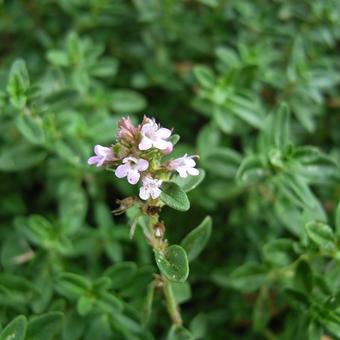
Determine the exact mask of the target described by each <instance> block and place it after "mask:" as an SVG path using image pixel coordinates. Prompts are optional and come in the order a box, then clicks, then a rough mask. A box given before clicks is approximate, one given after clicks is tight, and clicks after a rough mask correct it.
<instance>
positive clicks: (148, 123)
mask: <svg viewBox="0 0 340 340" xmlns="http://www.w3.org/2000/svg"><path fill="white" fill-rule="evenodd" d="M140 133H141V135H142V139H141V141H140V143H139V145H138V148H139V150H149V149H151V148H152V147H154V148H156V149H159V150H172V147H173V146H172V143H171V142H169V141H167V140H166V139H167V138H169V137H170V136H171V131H170V130H169V129H166V128H161V127H160V126H159V125H158V124H157V123H156V121H155V120H154V119H150V118H146V119H145V123H144V124H143V125H142V127H141V131H140Z"/></svg>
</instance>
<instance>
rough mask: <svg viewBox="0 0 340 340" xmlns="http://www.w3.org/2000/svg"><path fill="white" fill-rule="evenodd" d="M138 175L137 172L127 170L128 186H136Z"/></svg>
mask: <svg viewBox="0 0 340 340" xmlns="http://www.w3.org/2000/svg"><path fill="white" fill-rule="evenodd" d="M139 178H140V174H139V172H138V171H137V170H129V171H128V173H127V180H128V182H129V183H130V184H136V183H137V182H138V181H139Z"/></svg>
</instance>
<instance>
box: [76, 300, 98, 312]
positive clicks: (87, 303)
mask: <svg viewBox="0 0 340 340" xmlns="http://www.w3.org/2000/svg"><path fill="white" fill-rule="evenodd" d="M94 302H95V299H94V298H93V297H90V296H86V295H83V296H81V297H80V298H79V300H78V303H77V311H78V313H79V315H82V316H84V315H87V314H88V313H89V312H91V310H92V307H93V305H94Z"/></svg>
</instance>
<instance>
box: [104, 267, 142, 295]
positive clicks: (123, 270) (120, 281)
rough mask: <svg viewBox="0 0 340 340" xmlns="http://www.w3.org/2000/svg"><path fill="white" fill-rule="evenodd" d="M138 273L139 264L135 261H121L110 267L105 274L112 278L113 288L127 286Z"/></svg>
mask: <svg viewBox="0 0 340 340" xmlns="http://www.w3.org/2000/svg"><path fill="white" fill-rule="evenodd" d="M136 273H137V265H136V264H135V263H134V262H120V263H117V264H115V265H113V266H112V267H110V268H108V269H107V270H106V271H105V272H104V275H105V276H107V277H109V278H110V279H111V288H112V289H120V288H123V287H125V286H126V285H127V284H128V283H129V282H130V281H131V280H132V279H133V277H134V276H135V274H136Z"/></svg>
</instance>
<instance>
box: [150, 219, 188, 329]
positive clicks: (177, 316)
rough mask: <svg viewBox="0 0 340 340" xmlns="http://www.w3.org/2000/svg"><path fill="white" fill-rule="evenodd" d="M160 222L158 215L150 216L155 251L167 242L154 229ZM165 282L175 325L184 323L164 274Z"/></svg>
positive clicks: (171, 315)
mask: <svg viewBox="0 0 340 340" xmlns="http://www.w3.org/2000/svg"><path fill="white" fill-rule="evenodd" d="M157 222H158V215H156V216H152V217H151V216H149V223H148V230H149V233H150V236H151V240H150V241H151V245H152V248H153V250H154V251H163V250H164V247H165V246H166V243H165V242H164V241H163V237H162V238H158V237H156V236H155V230H154V229H153V225H154V224H155V223H157ZM162 282H163V285H162V287H163V293H164V297H165V303H166V308H167V310H168V313H169V315H170V318H171V320H172V323H173V324H174V325H177V326H179V325H182V317H181V314H180V311H179V307H178V304H177V301H176V299H175V296H174V293H173V291H172V287H171V283H170V281H169V280H168V279H167V278H166V277H165V276H164V275H162Z"/></svg>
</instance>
